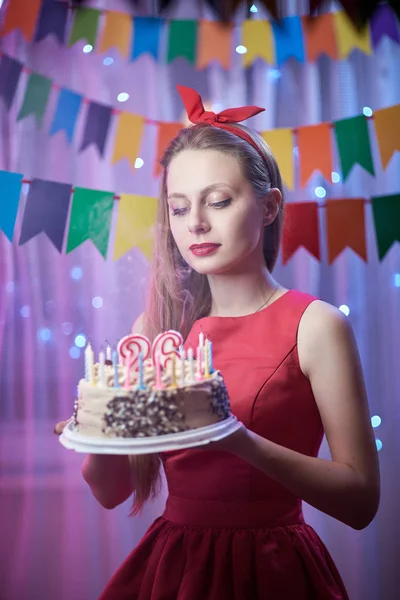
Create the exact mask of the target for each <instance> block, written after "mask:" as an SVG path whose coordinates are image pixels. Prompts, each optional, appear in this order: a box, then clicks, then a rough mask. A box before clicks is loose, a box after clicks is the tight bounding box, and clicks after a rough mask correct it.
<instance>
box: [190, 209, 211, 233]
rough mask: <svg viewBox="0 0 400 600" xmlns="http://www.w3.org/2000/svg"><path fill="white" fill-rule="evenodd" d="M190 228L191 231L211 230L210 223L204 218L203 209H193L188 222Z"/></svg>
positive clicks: (203, 231) (202, 231)
mask: <svg viewBox="0 0 400 600" xmlns="http://www.w3.org/2000/svg"><path fill="white" fill-rule="evenodd" d="M188 229H189V231H190V233H205V232H207V231H209V230H210V224H209V223H208V221H207V220H206V219H204V217H203V215H202V213H201V211H192V212H191V214H190V218H189V222H188Z"/></svg>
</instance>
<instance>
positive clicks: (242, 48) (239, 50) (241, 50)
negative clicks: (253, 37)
mask: <svg viewBox="0 0 400 600" xmlns="http://www.w3.org/2000/svg"><path fill="white" fill-rule="evenodd" d="M236 52H237V53H238V54H246V52H247V48H246V46H242V45H240V46H236Z"/></svg>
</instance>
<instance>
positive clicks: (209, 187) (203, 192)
mask: <svg viewBox="0 0 400 600" xmlns="http://www.w3.org/2000/svg"><path fill="white" fill-rule="evenodd" d="M221 186H225V187H229V188H231V189H233V187H232V186H231V185H229V184H228V183H223V182H221V183H213V184H211V185H207V186H206V187H205V188H204V189H202V190H201V192H200V195H201V196H206V195H207V194H209V193H210V192H212V191H213V190H215V189H216V188H219V187H221ZM172 198H184V199H187V197H186V196H185V194H180V193H179V192H174V193H173V194H169V195H168V198H167V200H171V199H172Z"/></svg>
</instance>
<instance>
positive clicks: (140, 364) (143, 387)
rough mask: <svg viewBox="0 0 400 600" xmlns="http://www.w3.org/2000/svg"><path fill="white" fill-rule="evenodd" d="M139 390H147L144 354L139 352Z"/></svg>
mask: <svg viewBox="0 0 400 600" xmlns="http://www.w3.org/2000/svg"><path fill="white" fill-rule="evenodd" d="M138 388H139V389H140V390H144V389H145V385H144V380H143V352H139V385H138Z"/></svg>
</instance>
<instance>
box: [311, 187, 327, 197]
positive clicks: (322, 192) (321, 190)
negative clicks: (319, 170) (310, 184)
mask: <svg viewBox="0 0 400 600" xmlns="http://www.w3.org/2000/svg"><path fill="white" fill-rule="evenodd" d="M314 193H315V195H316V196H317V198H325V196H326V189H325V188H323V187H322V186H320V185H319V186H317V187H316V188H315V190H314Z"/></svg>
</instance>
